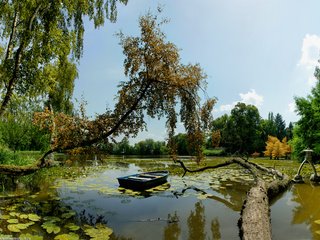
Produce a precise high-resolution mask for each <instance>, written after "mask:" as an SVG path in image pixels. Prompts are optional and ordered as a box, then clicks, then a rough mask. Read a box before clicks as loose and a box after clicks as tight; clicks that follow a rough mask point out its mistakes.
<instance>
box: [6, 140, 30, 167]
mask: <svg viewBox="0 0 320 240" xmlns="http://www.w3.org/2000/svg"><path fill="white" fill-rule="evenodd" d="M32 162H34V158H33V157H32V156H27V155H24V154H18V153H16V152H13V151H12V150H10V149H9V148H8V147H7V146H5V145H1V144H0V164H10V165H17V166H23V165H27V164H31V163H32Z"/></svg>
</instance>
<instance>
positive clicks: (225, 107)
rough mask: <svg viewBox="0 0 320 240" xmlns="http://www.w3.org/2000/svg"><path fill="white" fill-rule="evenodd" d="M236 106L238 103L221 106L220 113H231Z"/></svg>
mask: <svg viewBox="0 0 320 240" xmlns="http://www.w3.org/2000/svg"><path fill="white" fill-rule="evenodd" d="M235 105H236V103H232V104H226V105H221V106H220V107H219V111H220V112H229V111H231V109H232V108H234V106H235Z"/></svg>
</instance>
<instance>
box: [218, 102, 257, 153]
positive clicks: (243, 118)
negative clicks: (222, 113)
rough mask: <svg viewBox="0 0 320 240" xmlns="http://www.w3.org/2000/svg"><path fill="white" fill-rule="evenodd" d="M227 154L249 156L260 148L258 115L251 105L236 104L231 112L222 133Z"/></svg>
mask: <svg viewBox="0 0 320 240" xmlns="http://www.w3.org/2000/svg"><path fill="white" fill-rule="evenodd" d="M224 134H225V135H224V141H225V147H226V148H227V151H228V152H231V153H235V152H237V153H240V154H251V153H253V152H255V151H256V149H257V148H260V146H259V144H260V142H259V140H260V134H261V129H260V114H259V111H258V109H257V108H256V107H255V106H253V105H246V104H244V103H238V104H237V105H236V106H235V107H234V108H233V109H232V110H231V115H230V117H229V119H228V121H227V123H226V127H225V131H224Z"/></svg>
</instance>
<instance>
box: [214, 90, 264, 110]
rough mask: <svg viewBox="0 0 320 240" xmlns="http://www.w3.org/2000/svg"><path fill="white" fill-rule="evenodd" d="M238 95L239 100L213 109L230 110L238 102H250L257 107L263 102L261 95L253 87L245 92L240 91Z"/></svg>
mask: <svg viewBox="0 0 320 240" xmlns="http://www.w3.org/2000/svg"><path fill="white" fill-rule="evenodd" d="M239 96H240V100H238V101H234V102H232V103H231V104H224V105H221V106H220V107H219V109H218V110H215V112H230V111H231V110H232V109H233V108H234V106H235V105H236V104H237V103H238V102H243V103H245V104H251V105H254V106H256V107H257V108H259V107H261V106H262V104H263V96H262V95H259V94H257V93H256V90H254V89H251V90H250V91H249V92H247V93H240V94H239Z"/></svg>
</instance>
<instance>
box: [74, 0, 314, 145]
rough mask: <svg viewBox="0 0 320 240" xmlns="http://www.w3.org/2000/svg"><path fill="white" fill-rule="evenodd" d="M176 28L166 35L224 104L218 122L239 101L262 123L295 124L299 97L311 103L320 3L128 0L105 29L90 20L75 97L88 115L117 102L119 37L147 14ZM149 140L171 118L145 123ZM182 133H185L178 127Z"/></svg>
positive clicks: (135, 30)
mask: <svg viewBox="0 0 320 240" xmlns="http://www.w3.org/2000/svg"><path fill="white" fill-rule="evenodd" d="M159 5H160V6H162V8H163V12H162V14H161V17H165V18H167V19H169V20H170V22H169V23H168V24H167V25H165V26H163V28H162V30H163V32H164V33H165V34H166V36H167V40H169V41H171V42H173V43H174V44H176V46H177V47H178V48H179V49H180V56H181V62H182V63H184V64H187V63H193V64H195V63H199V64H200V66H201V67H202V68H203V69H204V71H205V73H206V74H207V75H208V78H207V79H206V81H207V83H208V85H207V94H208V95H209V96H210V97H216V98H217V99H218V102H217V104H216V105H215V108H214V111H213V115H214V117H215V118H217V117H219V116H221V115H222V114H229V113H230V110H231V109H232V108H233V107H234V105H235V104H236V103H237V102H244V103H246V104H253V105H255V106H256V107H257V108H258V109H259V112H260V115H261V117H262V118H265V119H266V118H267V116H268V113H269V112H273V113H274V114H276V113H280V114H281V115H282V117H283V118H284V120H285V121H286V124H289V122H295V121H297V120H298V119H299V116H297V114H296V113H295V111H294V109H295V105H294V97H306V96H307V95H308V94H309V93H310V90H311V88H312V86H314V84H315V81H316V79H315V78H314V76H313V73H314V69H315V67H316V66H317V65H318V59H319V53H320V13H319V9H320V1H319V0H304V1H301V0H281V1H279V0H198V1H195V0H158V1H156V0H154V1H150V0H129V2H128V4H127V5H126V6H124V5H121V4H119V5H118V19H117V22H116V23H109V22H106V24H105V25H104V26H103V27H100V28H99V29H94V27H93V24H92V23H90V22H88V21H86V26H85V27H86V29H85V35H84V53H83V56H82V58H81V60H80V63H79V66H78V70H79V78H78V79H77V80H76V82H75V92H74V98H75V99H78V100H79V99H81V98H84V99H85V100H86V101H87V112H88V114H89V115H90V116H94V115H95V114H96V113H103V112H104V110H105V109H106V106H108V107H111V108H112V106H113V105H114V103H115V95H116V92H117V90H118V88H117V85H118V83H119V82H120V81H123V80H126V78H125V76H124V71H123V70H124V68H123V61H124V55H123V54H122V49H121V46H120V45H119V39H118V38H117V36H115V34H116V33H117V32H119V31H122V32H123V33H124V34H126V35H131V36H138V35H139V26H138V19H139V17H140V16H141V15H144V14H145V13H146V12H147V11H148V10H150V11H152V12H156V9H157V7H158V6H159ZM146 120H147V124H148V131H145V132H142V133H140V134H139V135H138V136H137V138H135V139H131V140H130V141H131V142H133V143H134V142H137V141H140V140H143V139H146V138H153V139H154V140H164V139H165V138H166V133H165V125H164V123H165V120H160V121H159V120H154V119H151V118H148V117H147V118H146ZM178 131H180V132H181V131H183V128H182V126H180V125H179V127H178Z"/></svg>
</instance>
